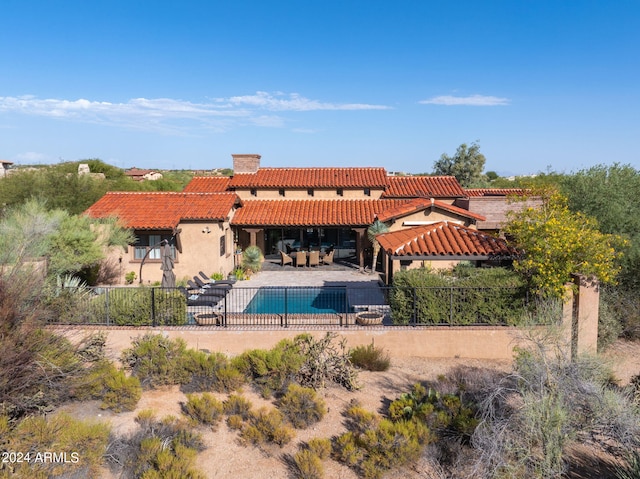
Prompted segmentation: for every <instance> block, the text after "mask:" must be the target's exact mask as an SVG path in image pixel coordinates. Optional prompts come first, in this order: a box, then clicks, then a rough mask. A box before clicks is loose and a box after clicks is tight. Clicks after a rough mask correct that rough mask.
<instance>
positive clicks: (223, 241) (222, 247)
mask: <svg viewBox="0 0 640 479" xmlns="http://www.w3.org/2000/svg"><path fill="white" fill-rule="evenodd" d="M225 254H227V237H226V235H225V236H220V256H224V255H225Z"/></svg>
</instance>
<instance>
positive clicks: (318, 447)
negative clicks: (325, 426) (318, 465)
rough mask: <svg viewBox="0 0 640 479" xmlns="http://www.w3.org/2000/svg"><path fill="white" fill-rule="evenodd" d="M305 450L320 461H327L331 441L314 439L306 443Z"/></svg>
mask: <svg viewBox="0 0 640 479" xmlns="http://www.w3.org/2000/svg"><path fill="white" fill-rule="evenodd" d="M307 449H309V450H310V451H311V452H312V453H314V454H315V455H316V456H318V457H319V458H320V459H327V458H328V457H329V456H330V455H331V440H330V439H327V438H321V437H314V438H313V439H310V440H309V442H308V443H307Z"/></svg>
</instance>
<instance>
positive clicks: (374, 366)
mask: <svg viewBox="0 0 640 479" xmlns="http://www.w3.org/2000/svg"><path fill="white" fill-rule="evenodd" d="M349 359H350V360H351V363H352V364H353V365H354V366H356V367H359V368H360V369H366V370H367V371H386V370H387V369H389V366H390V365H391V358H390V357H389V354H388V353H386V352H385V351H384V349H382V348H380V347H376V346H375V345H374V344H373V342H371V344H368V345H366V346H356V347H355V348H353V349H352V350H351V351H350V352H349Z"/></svg>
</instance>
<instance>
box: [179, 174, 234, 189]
mask: <svg viewBox="0 0 640 479" xmlns="http://www.w3.org/2000/svg"><path fill="white" fill-rule="evenodd" d="M230 179H231V178H229V177H228V176H194V177H193V178H192V179H191V181H190V182H189V183H188V184H187V186H185V187H184V190H182V191H184V192H190V193H217V192H222V191H227V188H228V186H229V180H230Z"/></svg>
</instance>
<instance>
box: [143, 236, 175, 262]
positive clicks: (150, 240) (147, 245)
mask: <svg viewBox="0 0 640 479" xmlns="http://www.w3.org/2000/svg"><path fill="white" fill-rule="evenodd" d="M136 238H137V240H136V242H135V243H134V244H133V260H134V261H142V260H143V259H144V256H145V255H146V254H147V251H149V254H148V255H147V259H146V261H154V260H156V261H160V259H161V251H160V242H161V241H162V240H167V241H169V244H170V245H171V257H172V258H173V259H174V260H177V256H176V246H175V245H174V244H172V242H171V235H168V234H167V235H159V234H142V235H138V236H137V237H136Z"/></svg>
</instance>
